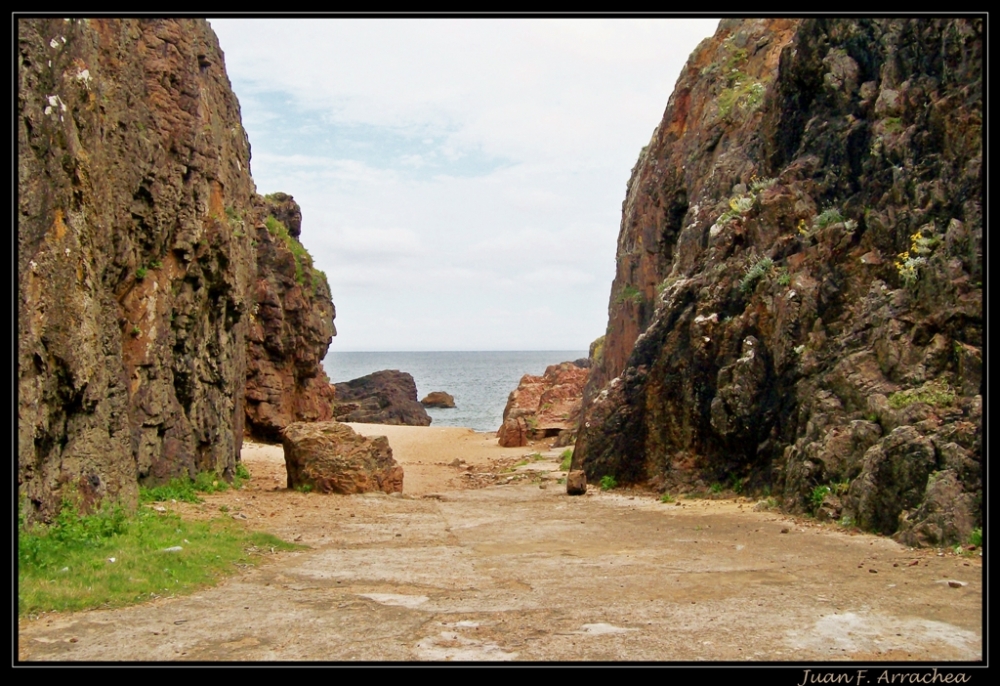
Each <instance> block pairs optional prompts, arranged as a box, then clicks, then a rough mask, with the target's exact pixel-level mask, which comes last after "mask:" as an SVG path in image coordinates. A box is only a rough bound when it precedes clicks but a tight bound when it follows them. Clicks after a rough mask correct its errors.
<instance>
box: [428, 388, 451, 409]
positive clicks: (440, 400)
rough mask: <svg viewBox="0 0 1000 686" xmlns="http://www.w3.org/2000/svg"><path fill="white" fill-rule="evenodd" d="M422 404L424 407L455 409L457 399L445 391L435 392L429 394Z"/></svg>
mask: <svg viewBox="0 0 1000 686" xmlns="http://www.w3.org/2000/svg"><path fill="white" fill-rule="evenodd" d="M420 404H421V405H423V406H424V407H455V399H454V398H453V397H452V396H451V395H449V394H448V393H445V392H444V391H434V392H433V393H428V394H427V397H426V398H424V399H423V400H421V401H420Z"/></svg>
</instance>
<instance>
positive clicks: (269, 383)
mask: <svg viewBox="0 0 1000 686" xmlns="http://www.w3.org/2000/svg"><path fill="white" fill-rule="evenodd" d="M258 205H259V208H260V212H259V214H260V215H261V216H264V217H265V218H266V219H265V222H264V223H262V224H260V225H258V226H257V227H256V230H255V234H256V238H257V275H256V277H257V278H256V284H255V292H254V300H255V305H254V307H253V310H252V311H251V313H250V317H249V319H250V326H249V330H248V337H247V357H248V359H247V383H246V414H247V432H248V433H249V434H251V435H253V436H256V437H258V438H262V439H265V440H273V441H277V440H280V439H281V430H282V429H283V428H285V427H286V426H287V425H288V424H290V423H292V422H296V421H325V420H328V419H332V418H333V407H332V404H333V399H334V390H333V387H332V386H331V385H330V379H329V378H328V377H327V375H326V372H325V371H324V370H323V366H322V361H323V358H324V357H325V356H326V352H327V350H328V349H329V347H330V341H331V340H332V338H333V336H335V335H337V331H336V329H335V328H334V324H333V320H334V317H336V310H335V309H334V306H333V303H332V302H331V301H330V287H329V285H328V284H327V280H326V275H325V274H323V272H321V271H319V270H318V269H314V268H313V266H312V260H311V258H310V257H309V254H308V253H307V252H306V251H305V249H304V248H303V247H302V245H301V244H300V243H299V242H298V239H297V238H296V236H297V235H299V233H300V232H301V222H302V212H301V210H300V208H299V206H298V204H297V203H296V202H295V200H294V199H293V198H292V197H291V196H290V195H286V194H284V193H276V194H274V195H269V196H266V197H258ZM276 222H277V223H276ZM293 227H294V233H293Z"/></svg>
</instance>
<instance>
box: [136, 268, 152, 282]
mask: <svg viewBox="0 0 1000 686" xmlns="http://www.w3.org/2000/svg"><path fill="white" fill-rule="evenodd" d="M148 272H149V270H148V269H146V268H145V267H139V268H138V269H136V270H135V278H137V279H138V280H139V281H142V280H143V279H145V278H146V274H147V273H148Z"/></svg>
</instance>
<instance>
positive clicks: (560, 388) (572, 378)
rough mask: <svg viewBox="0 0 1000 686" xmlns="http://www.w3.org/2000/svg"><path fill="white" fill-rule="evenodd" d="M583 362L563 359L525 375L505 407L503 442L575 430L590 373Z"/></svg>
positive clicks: (500, 432)
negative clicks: (541, 370) (537, 372)
mask: <svg viewBox="0 0 1000 686" xmlns="http://www.w3.org/2000/svg"><path fill="white" fill-rule="evenodd" d="M581 364H582V363H581V362H580V361H577V362H562V363H560V364H553V365H550V366H549V367H548V368H546V370H545V374H543V375H542V376H532V375H531V374H525V375H524V376H522V377H521V382H520V383H519V384H518V385H517V388H516V389H514V390H513V391H511V394H510V396H509V397H508V398H507V406H506V407H504V410H503V425H502V426H501V427H500V429H499V430H498V431H497V438H498V439H499V442H500V445H502V446H503V447H505V448H515V447H518V446H522V445H527V444H528V441H529V440H531V439H539V438H548V437H551V436H560V435H562V436H565V435H567V434H572V433H573V432H575V431H576V427H577V424H578V421H579V417H580V406H581V404H582V402H583V387H584V386H585V385H586V383H587V375H588V370H587V369H586V368H585V367H583V366H581Z"/></svg>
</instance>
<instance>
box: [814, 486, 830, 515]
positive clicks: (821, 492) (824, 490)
mask: <svg viewBox="0 0 1000 686" xmlns="http://www.w3.org/2000/svg"><path fill="white" fill-rule="evenodd" d="M829 493H830V487H829V486H817V487H816V488H814V489H813V490H812V493H810V494H809V504H810V505H812V509H813V510H814V511H815V510H817V509H819V507H820V505H822V504H823V498H825V497H826V496H827V495H828V494H829Z"/></svg>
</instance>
